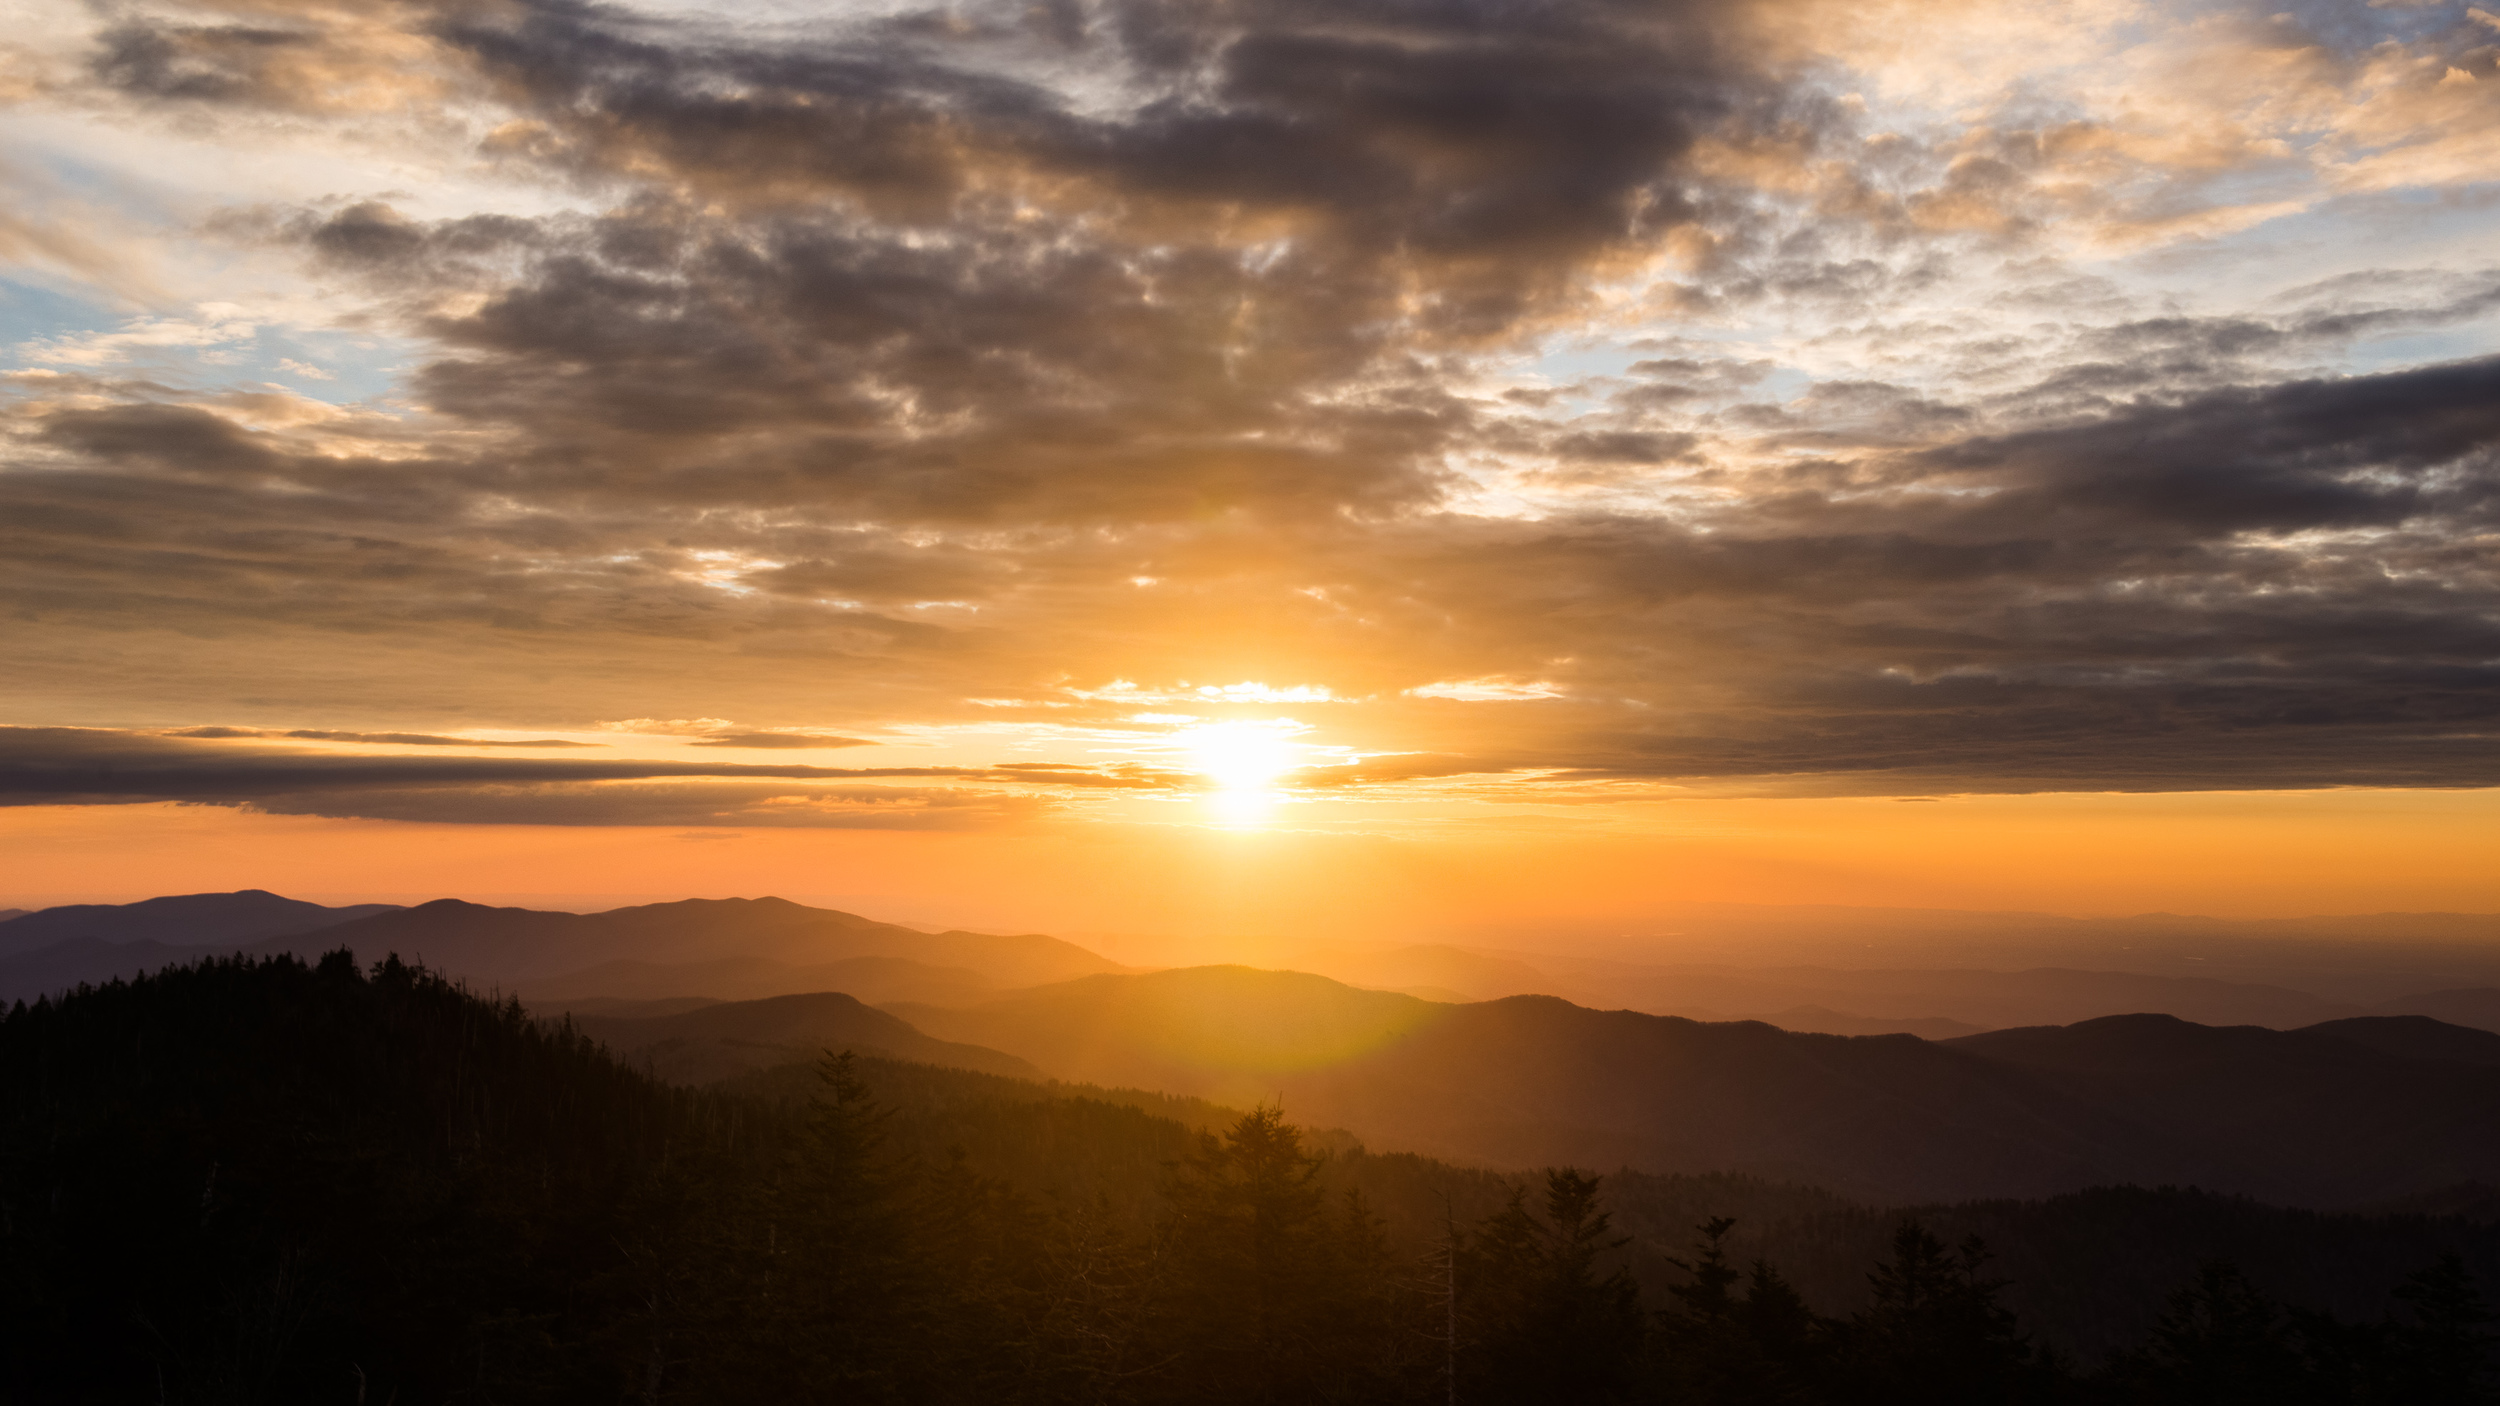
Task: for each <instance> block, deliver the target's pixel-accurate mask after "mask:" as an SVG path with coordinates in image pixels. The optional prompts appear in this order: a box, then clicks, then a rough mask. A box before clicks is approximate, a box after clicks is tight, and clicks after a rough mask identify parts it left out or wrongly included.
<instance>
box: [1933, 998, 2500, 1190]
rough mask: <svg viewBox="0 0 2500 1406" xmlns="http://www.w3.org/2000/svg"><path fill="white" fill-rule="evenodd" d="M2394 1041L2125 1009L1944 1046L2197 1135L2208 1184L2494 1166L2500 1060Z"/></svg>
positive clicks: (2417, 1181)
mask: <svg viewBox="0 0 2500 1406" xmlns="http://www.w3.org/2000/svg"><path fill="white" fill-rule="evenodd" d="M2337 1024H2339V1025H2341V1024H2344V1023H2343V1022H2337ZM2478 1033H2479V1032H2474V1031H2467V1030H2454V1031H2453V1033H2452V1034H2444V1035H2443V1034H2441V1033H2440V1032H2436V1031H2427V1032H2426V1031H2425V1030H2423V1029H2422V1028H2420V1027H2414V1028H2412V1029H2411V1030H2410V1031H2409V1032H2400V1034H2399V1035H2398V1036H2397V1037H2396V1038H2397V1040H2398V1041H2403V1042H2410V1044H2411V1046H2412V1048H2414V1049H2417V1050H2418V1049H2422V1048H2426V1047H2429V1046H2431V1045H2434V1044H2438V1045H2442V1046H2447V1047H2454V1046H2457V1045H2467V1046H2473V1045H2475V1043H2476V1042H2475V1039H2474V1037H2475V1036H2476V1035H2477V1034H2478ZM2390 1042H2391V1041H2389V1040H2388V1039H2387V1038H2386V1037H2384V1036H2381V1037H2369V1036H2364V1037H2362V1038H2354V1037H2353V1036H2352V1035H2351V1034H2350V1033H2349V1032H2345V1031H2326V1032H2317V1031H2283V1030H2266V1029H2262V1028H2260V1027H2257V1026H2245V1025H2244V1026H2232V1027H2228V1028H2223V1029H2216V1028H2214V1027H2211V1026H2204V1025H2194V1024H2190V1023H2189V1022H2187V1021H2183V1020H2180V1019H2178V1018H2176V1017H2174V1016H2166V1015H2126V1016H2106V1017H2103V1018H2102V1019H2099V1020H2088V1021H2083V1022H2081V1023H2079V1024H2075V1025H2068V1026H2058V1027H2039V1028H2034V1029H2026V1030H1997V1031H1991V1032H1989V1033H1987V1034H1984V1035H1969V1036H1965V1037H1963V1038H1961V1039H1958V1040H1951V1041H1947V1042H1946V1044H1945V1048H1948V1049H1952V1050H1958V1051H1967V1052H1969V1053H1971V1054H1975V1055H1979V1056H1981V1057H1983V1058H1986V1059H1990V1060H1995V1061H1998V1062H2001V1063H2003V1064H2005V1065H2008V1066H2010V1067H2013V1068H2016V1069H2020V1070H2022V1071H2024V1072H2025V1073H2027V1074H2029V1075H2031V1076H2033V1077H2034V1078H2036V1079H2039V1080H2040V1081H2042V1082H2043V1083H2045V1084H2047V1085H2049V1086H2051V1087H2054V1088H2056V1089H2058V1090H2060V1091H2062V1092H2064V1093H2066V1094H2069V1095H2071V1096H2073V1097H2075V1098H2078V1099H2081V1100H2083V1101H2085V1102H2088V1103H2091V1104H2093V1105H2096V1106H2098V1107H2102V1108H2107V1109H2111V1110H2113V1111H2117V1112H2120V1113H2121V1114H2122V1116H2124V1117H2125V1118H2126V1119H2128V1120H2129V1121H2130V1122H2133V1123H2135V1124H2137V1125H2138V1126H2140V1127H2142V1128H2145V1129H2147V1130H2150V1131H2153V1132H2156V1133H2159V1134H2161V1135H2162V1136H2164V1137H2165V1138H2167V1139H2172V1140H2176V1141H2177V1142H2180V1143H2184V1144H2192V1145H2195V1146H2197V1147H2198V1148H2199V1149H2200V1160H2201V1161H2202V1163H2203V1170H2202V1171H2201V1173H2200V1175H2198V1176H2197V1177H2196V1178H2194V1179H2195V1180H2197V1181H2199V1182H2201V1183H2203V1184H2204V1185H2207V1186H2213V1187H2220V1188H2222V1189H2226V1190H2233V1191H2241V1192H2246V1193H2248V1194H2251V1195H2255V1196H2259V1197H2262V1198H2265V1199H2269V1200H2279V1201H2289V1202H2294V1203H2300V1204H2309V1205H2318V1204H2326V1205H2355V1204H2361V1203H2365V1202H2373V1201H2384V1200H2386V1199H2388V1198H2391V1197H2396V1196H2402V1195H2406V1194H2408V1193H2412V1192H2417V1191H2424V1190H2428V1189H2431V1188H2433V1187H2438V1186H2444V1185H2448V1184H2450V1183H2453V1182H2458V1181H2464V1180H2468V1179H2470V1178H2476V1177H2490V1176H2493V1175H2495V1174H2500V1070H2495V1069H2493V1068H2492V1067H2490V1066H2489V1065H2487V1064H2485V1063H2482V1062H2480V1061H2477V1062H2475V1063H2454V1062H2448V1061H2445V1060H2438V1059H2428V1058H2421V1057H2406V1056H2400V1055H2397V1054H2390V1053H2386V1052H2384V1051H2383V1049H2381V1048H2379V1046H2380V1045H2382V1044H2384V1043H2390ZM2130 1180H2137V1181H2149V1180H2153V1179H2151V1178H2144V1177H2135V1178H2130Z"/></svg>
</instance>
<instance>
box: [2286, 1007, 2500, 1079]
mask: <svg viewBox="0 0 2500 1406" xmlns="http://www.w3.org/2000/svg"><path fill="white" fill-rule="evenodd" d="M2295 1033H2297V1034H2302V1035H2324V1036H2328V1037H2329V1038H2332V1039H2337V1040H2348V1041H2350V1042H2352V1043H2353V1044H2356V1045H2366V1046H2368V1047H2369V1048H2371V1049H2374V1050H2376V1051H2378V1052H2379V1053H2380V1054H2390V1055H2396V1056H2399V1057H2401V1058H2404V1059H2435V1060H2446V1061H2448V1062H2450V1063H2452V1064H2481V1065H2489V1066H2494V1067H2500V1035H2495V1034H2493V1033H2492V1032H2491V1031H2488V1030H2472V1029H2468V1028H2466V1027H2465V1026H2462V1025H2450V1024H2448V1023H2447V1022H2446V1021H2441V1020H2433V1019H2431V1018H2430V1017H2429V1016H2426V1015H2364V1016H2354V1017H2352V1018H2351V1019H2349V1020H2330V1021H2327V1022H2326V1023H2325V1024H2323V1025H2311V1026H2307V1027H2304V1028H2303V1029H2301V1030H2299V1031H2297V1032H2295Z"/></svg>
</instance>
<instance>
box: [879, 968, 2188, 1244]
mask: <svg viewBox="0 0 2500 1406" xmlns="http://www.w3.org/2000/svg"><path fill="white" fill-rule="evenodd" d="M893 1009H894V1010H895V1011H896V1012H897V1013H898V1014H901V1015H904V1016H905V1018H907V1019H909V1020H911V1021H912V1022H913V1023H914V1024H916V1025H918V1026H919V1027H920V1028H921V1029H923V1030H924V1031H927V1032H928V1033H931V1034H935V1035H939V1036H942V1037H944V1038H947V1039H957V1040H966V1041H970V1042H973V1043H977V1044H983V1045H987V1046H989V1047H991V1048H993V1049H1000V1050H1005V1051H1007V1052H1008V1053H1011V1054H1016V1055H1021V1056H1023V1057H1024V1058H1026V1059H1029V1060H1032V1061H1033V1062H1034V1063H1035V1064H1037V1065H1039V1066H1041V1067H1042V1068H1043V1069H1045V1070H1047V1071H1049V1072H1050V1073H1051V1074H1053V1075H1056V1076H1058V1077H1060V1078H1065V1079H1073V1080H1081V1081H1086V1082H1092V1083H1104V1084H1135V1085H1139V1086H1141V1087H1146V1088H1160V1089H1165V1090H1169V1091H1173V1092H1178V1093H1189V1094H1195V1095H1198V1096H1201V1097H1206V1098H1211V1099H1215V1100H1217V1101H1219V1102H1230V1103H1240V1104H1250V1103H1256V1102H1259V1101H1261V1100H1268V1099H1275V1098H1279V1097H1281V1098H1282V1099H1283V1101H1284V1102H1285V1104H1286V1105H1287V1106H1288V1107H1292V1108H1295V1109H1297V1110H1299V1112H1300V1113H1301V1115H1302V1116H1304V1117H1307V1118H1309V1119H1311V1120H1312V1121H1315V1122H1319V1123H1334V1124H1341V1125H1343V1126H1345V1127H1348V1128H1351V1129H1353V1130H1354V1131H1355V1132H1356V1133H1358V1134H1360V1135H1361V1136H1363V1137H1364V1138H1365V1139H1366V1140H1367V1141H1369V1142H1370V1143H1371V1144H1372V1145H1373V1146H1375V1147H1387V1148H1397V1149H1404V1150H1412V1151H1416V1152H1422V1153H1426V1154H1429V1155H1434V1156H1442V1157H1450V1158H1455V1159H1459V1160H1463V1161H1470V1162H1480V1163H1489V1164H1491V1165H1494V1166H1497V1167H1532V1166H1541V1165H1554V1164H1559V1163H1573V1164H1578V1165H1588V1166H1618V1165H1628V1166H1634V1167H1641V1168H1645V1169H1649V1170H1652V1171H1661V1172H1665V1171H1727V1170H1734V1171H1746V1172H1752V1173H1756V1174H1759V1175H1766V1176H1777V1177H1787V1178H1794V1179H1797V1180H1803V1181H1810V1182H1814V1183H1817V1184H1820V1185H1826V1186H1832V1187H1836V1188H1841V1189H1845V1190H1849V1191H1852V1192H1855V1193H1857V1194H1863V1195H1870V1196H1876V1197H1881V1198H1887V1199H1899V1200H1915V1199H1928V1198H1935V1197H1958V1196H1973V1195H1985V1194H1996V1195H2003V1194H2033V1193H2046V1192H2052V1191H2057V1190H2063V1189H2067V1188H2070V1187H2076V1186H2086V1185H2091V1184H2093V1183H2095V1182H2102V1181H2122V1180H2145V1181H2188V1180H2193V1179H2194V1177H2193V1174H2194V1173H2195V1172H2196V1171H2197V1170H2198V1169H2199V1167H2200V1166H2201V1165H2203V1164H2202V1163H2201V1162H2200V1160H2199V1159H2198V1158H2197V1157H2196V1156H2195V1155H2194V1153H2193V1151H2192V1149H2191V1147H2189V1146H2186V1145H2173V1144H2171V1143H2170V1142H2168V1141H2166V1140H2164V1139H2161V1138H2158V1137H2150V1136H2147V1135H2145V1134H2144V1133H2142V1132H2141V1131H2140V1130H2138V1129H2137V1128H2136V1127H2135V1126H2134V1125H2132V1124H2131V1123H2129V1122H2128V1121H2127V1120H2125V1119H2124V1118H2122V1117H2118V1116H2115V1115H2113V1114H2111V1113H2109V1112H2107V1111H2105V1110H2103V1109H2101V1108H2098V1107H2095V1106H2092V1105H2090V1104H2087V1103H2085V1102H2083V1101H2081V1100H2079V1099H2074V1098H2070V1097H2067V1096H2065V1095H2062V1094H2060V1093H2058V1092H2057V1091H2055V1090H2053V1089H2050V1088H2047V1087H2044V1086H2041V1085H2039V1084H2037V1083H2036V1082H2034V1081H2031V1080H2027V1079H2025V1078H2023V1077H2022V1076H2020V1075H2019V1074H2016V1073H2014V1072H2012V1071H2009V1070H2006V1069H2005V1068H2003V1067H2002V1066H1999V1065H1996V1064H1994V1063H1992V1062H1989V1061H1985V1060H1979V1059H1974V1058H1971V1057H1969V1056H1966V1055H1962V1054H1960V1053H1958V1052H1955V1051H1953V1050H1951V1049H1949V1048H1947V1047H1944V1046H1940V1045H1935V1044H1930V1043H1928V1042H1925V1041H1921V1040H1918V1039H1915V1038H1912V1037H1909V1036H1886V1037H1876V1038H1870V1039H1849V1038H1845V1037H1840V1036H1830V1035H1798V1034H1791V1033H1789V1032H1787V1031H1783V1030H1779V1029H1776V1028H1773V1027H1771V1026H1768V1025H1762V1024H1758V1023H1753V1022H1743V1023H1732V1024H1703V1023H1698V1022H1694V1021H1689V1020H1683V1019H1680V1018H1676V1017H1667V1016H1651V1015H1643V1014H1640V1013H1637V1012H1633V1011H1593V1010H1588V1009H1585V1008H1582V1007H1579V1006H1574V1005H1572V1004H1570V1003H1568V1002H1565V1001H1561V1000H1556V999H1553V998H1551V997H1537V996H1520V997H1510V998H1507V999H1504V1000H1499V1001H1488V1002H1482V1003H1478V1004H1473V1005H1442V1004H1436V1003H1432V1002H1427V1001H1422V1000H1418V999H1415V998H1413V997H1409V996H1401V995H1396V994H1392V993H1388V992H1376V991H1360V990H1356V989H1353V988H1350V987H1347V986H1344V985H1342V984H1340V983H1337V982H1334V981H1330V980H1328V979H1326V978H1324V977H1317V976H1311V975H1307V974H1303V973H1294V972H1267V971H1257V970H1253V969H1250V968H1242V967H1198V968H1188V969H1184V970H1180V971H1172V972H1157V973H1151V974H1147V975H1142V976H1112V977H1092V978H1087V979H1084V980H1080V981H1075V982H1069V983H1064V984H1062V985H1059V986H1055V987H1049V988H1043V989H1040V990H1036V991H1031V992H1024V993H1019V994H1016V995H1012V996H1008V997H1003V998H1000V999H998V1000H995V1001H991V1002H987V1003H985V1004H983V1005H980V1006H976V1007H973V1008H971V1009H968V1010H941V1009H938V1008H934V1007H922V1006H910V1007H906V1006H899V1005H898V1006H896V1007H893Z"/></svg>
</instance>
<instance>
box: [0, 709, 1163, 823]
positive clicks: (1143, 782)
mask: <svg viewBox="0 0 2500 1406" xmlns="http://www.w3.org/2000/svg"><path fill="white" fill-rule="evenodd" d="M235 731H237V730H236V729H224V728H197V729H188V730H186V731H184V732H175V733H138V732H123V731H114V730H110V729H99V728H25V727H0V805H63V804H69V805H128V804H147V803H153V802H165V801H176V802H184V803H190V804H198V805H235V806H249V807H251V808H252V809H255V810H260V811H266V812H268V813H271V814H280V815H322V816H334V817H341V818H362V819H371V820H425V821H435V822H445V823H460V824H530V825H586V824H602V825H712V824H719V825H741V826H744V825H767V826H798V827H825V828H867V829H966V828H981V827H985V826H990V825H995V824H1002V823H1006V822H1008V821H1011V820H1019V819H1026V818H1031V817H1033V816H1037V815H1040V814H1043V813H1045V812H1046V811H1048V810H1050V809H1051V808H1052V802H1051V800H1050V798H1049V794H1048V793H1049V792H1052V791H1059V792H1081V791H1099V790H1104V789H1115V790H1149V791H1152V790H1173V789H1179V788H1186V787H1190V786H1194V785H1197V784H1199V782H1198V779H1197V778H1195V777H1192V776H1188V775H1186V774H1182V773H1176V772H1169V771H1159V770H1155V769H1151V768H1143V767H1135V766H1115V767H1109V768H1090V767H1032V766H1027V765H1022V764H1013V763H1011V764H1008V765H1004V766H998V767H847V768H843V767H819V766H797V765H754V764H746V763H734V762H729V763H710V762H668V761H647V760H636V761H628V760H614V761H611V760H590V759H573V758H566V759H561V760H556V759H537V758H505V757H439V756H436V757H429V756H409V755H380V756H367V755H353V756H349V755H340V754H337V753H317V752H306V751H301V750H295V751H287V750H280V749H275V748H268V747H258V746H238V745H233V744H231V743H225V742H219V741H209V740H207V739H206V738H204V737H202V734H231V733H233V732H235ZM889 782H920V783H944V782H954V783H987V785H986V786H983V785H978V784H975V785H963V784H957V785H931V784H920V785H907V786H895V785H888V784H878V783H889ZM999 787H1017V788H1026V789H1016V790H1002V789H998V788H999Z"/></svg>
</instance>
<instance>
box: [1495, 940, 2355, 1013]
mask: <svg viewBox="0 0 2500 1406" xmlns="http://www.w3.org/2000/svg"><path fill="white" fill-rule="evenodd" d="M1542 965H1543V966H1544V968H1545V970H1546V972H1547V973H1548V979H1547V981H1546V983H1545V991H1544V994H1548V995H1557V996H1561V997H1563V998H1565V999H1566V1000H1572V1001H1577V1002H1580V1003H1582V1004H1598V1005H1606V1006H1625V1007H1629V1008H1631V1009H1633V1010H1643V1011H1649V1012H1652V1013H1654V1014H1659V1015H1681V1016H1684V1017H1686V1018H1688V1019H1694V1020H1729V1019H1735V1018H1737V1016H1736V1015H1735V1013H1737V1012H1748V1011H1782V1010H1794V1009H1796V1008H1798V1007H1800V1006H1812V1007H1819V1008H1821V1009H1824V1010H1830V1011H1835V1012H1847V1013H1849V1014H1850V1015H1852V1016H1855V1017H1858V1018H1861V1019H1867V1020H1887V1021H1911V1020H1925V1019H1945V1020H1952V1021H1957V1022H1960V1023H1963V1024H1966V1025H1970V1026H1974V1027H1976V1028H1978V1029H1982V1030H1993V1029H1999V1028H2003V1027H2009V1026H2025V1025H2065V1024H2070V1023H2072V1022H2074V1021H2078V1020H2091V1019H2093V1018H2095V1017H2098V1016H2104V1015H2116V1014H2123V1013H2126V1012H2132V1011H2160V1012H2164V1013H2166V1014H2170V1015H2176V1016H2178V1017H2179V1018H2180V1019H2182V1020H2193V1021H2197V1022H2200V1023H2203V1024H2209V1025H2266V1026H2273V1027H2275V1028H2278V1029H2291V1028H2293V1027H2296V1026H2302V1025H2314V1024H2316V1023H2318V1022H2319V1021H2322V1020H2334V1019H2338V1018H2340V1017H2343V1016H2348V1015H2361V1014H2364V1013H2365V1011H2364V1008H2363V1007H2361V1006H2359V1005H2357V1004H2354V1003H2352V1002H2349V1001H2333V1000H2328V999H2325V998H2323V997H2319V996H2315V995H2312V994H2310V993H2309V992H2306V991H2296V990H2292V989H2289V988H2286V987H2279V986H2265V985H2255V984H2250V983H2245V982H2229V981H2217V980H2213V979H2210V978H2204V977H2177V976H2149V975H2145V974H2143V973H2140V972H2126V971H2086V970H2080V969H2074V968H2063V967H2043V968H2035V969H2033V970H2029V971H1970V970H1941V971H1938V970H1915V969H1900V970H1895V969H1877V970H1864V971H1857V970H1850V969H1847V968H1838V967H1759V968H1754V967H1733V966H1709V967H1662V966H1641V965H1635V964H1631V963H1621V962H1595V961H1579V960H1572V959H1567V958H1561V957H1549V958H1545V959H1542ZM2389 1013H2391V1014H2392V1013H2393V1012H2389Z"/></svg>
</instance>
